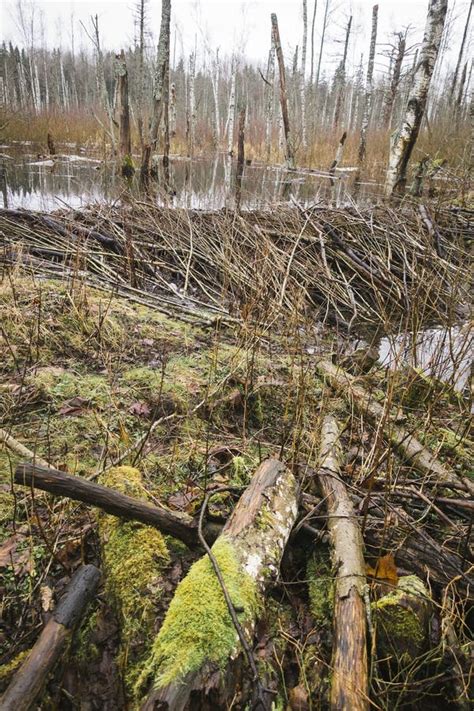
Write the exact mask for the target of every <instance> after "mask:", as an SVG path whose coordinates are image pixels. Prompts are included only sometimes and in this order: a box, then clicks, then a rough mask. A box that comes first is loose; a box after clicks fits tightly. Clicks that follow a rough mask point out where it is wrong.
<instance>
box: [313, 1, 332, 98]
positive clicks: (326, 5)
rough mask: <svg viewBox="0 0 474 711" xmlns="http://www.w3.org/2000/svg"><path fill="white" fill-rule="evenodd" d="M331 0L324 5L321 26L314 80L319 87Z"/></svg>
mask: <svg viewBox="0 0 474 711" xmlns="http://www.w3.org/2000/svg"><path fill="white" fill-rule="evenodd" d="M330 2H331V0H326V4H325V6H324V19H323V26H322V28H321V44H320V45H319V57H318V67H317V69H316V79H315V81H314V84H315V88H317V87H318V84H319V77H320V74H321V60H322V58H323V48H324V40H325V38H326V29H327V26H328V12H329V5H330Z"/></svg>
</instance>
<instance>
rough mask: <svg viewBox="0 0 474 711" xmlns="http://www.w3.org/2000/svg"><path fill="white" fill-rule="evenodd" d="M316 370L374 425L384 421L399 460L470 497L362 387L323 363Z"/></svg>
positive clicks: (472, 490) (469, 487)
mask: <svg viewBox="0 0 474 711" xmlns="http://www.w3.org/2000/svg"><path fill="white" fill-rule="evenodd" d="M317 369H318V371H319V372H320V373H321V374H322V375H323V376H324V377H326V378H327V379H328V380H329V382H330V384H331V385H332V386H333V387H334V388H335V389H336V390H338V391H340V392H341V393H342V394H343V395H344V396H345V397H347V398H352V400H353V402H354V405H355V407H356V408H357V409H358V410H359V412H361V413H362V414H367V415H369V417H370V418H371V419H372V420H373V421H374V422H376V423H377V424H379V423H380V422H384V421H385V424H384V431H385V434H386V436H387V437H388V439H389V440H390V441H391V442H392V444H393V445H394V446H395V447H396V448H397V450H398V451H399V452H400V454H401V455H402V456H403V458H404V459H405V460H406V461H408V462H409V463H410V464H412V465H413V467H415V469H417V470H418V471H419V472H420V473H421V474H425V475H427V476H429V477H434V478H435V479H436V483H439V484H441V485H446V486H449V485H455V486H457V487H458V486H459V485H462V486H463V488H464V490H465V491H466V492H468V493H469V494H471V495H474V484H473V483H472V482H471V481H470V480H469V479H468V478H467V477H462V476H460V475H457V474H456V473H455V472H454V471H451V470H450V469H448V468H447V467H446V466H445V465H444V464H442V463H441V462H440V461H439V459H436V457H434V456H433V455H432V454H431V452H429V450H428V449H426V447H424V446H423V445H422V444H421V442H420V441H419V440H418V439H417V438H416V437H415V436H414V435H413V434H412V433H411V432H410V431H409V430H407V429H405V428H404V427H401V426H400V425H397V424H395V423H394V422H393V421H392V420H391V419H390V417H388V418H387V417H386V412H385V410H384V408H383V407H382V405H380V404H379V403H378V402H375V401H374V400H373V398H372V397H371V395H370V393H368V392H367V391H366V390H365V389H364V388H363V387H361V386H360V385H357V384H356V382H355V380H356V379H355V378H354V377H353V376H351V375H349V373H347V372H346V371H345V370H343V369H342V368H341V367H339V366H337V365H334V364H333V363H331V362H330V361H327V360H320V361H319V362H318V364H317Z"/></svg>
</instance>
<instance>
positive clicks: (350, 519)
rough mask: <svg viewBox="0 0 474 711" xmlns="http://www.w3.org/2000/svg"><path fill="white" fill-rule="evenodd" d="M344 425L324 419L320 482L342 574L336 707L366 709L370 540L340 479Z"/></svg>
mask: <svg viewBox="0 0 474 711" xmlns="http://www.w3.org/2000/svg"><path fill="white" fill-rule="evenodd" d="M339 436H340V432H339V427H338V424H337V421H336V419H335V418H334V417H332V416H326V417H325V418H324V420H323V426H322V431H321V465H320V468H319V470H318V480H319V484H320V487H321V490H322V493H323V496H324V499H325V501H326V507H327V510H328V529H329V533H330V535H331V558H332V562H333V568H334V570H335V574H336V584H335V591H334V614H333V621H334V625H333V626H334V636H333V653H332V663H331V667H332V680H331V708H332V709H334V711H336V709H352V710H354V711H359V710H360V711H365V709H368V707H369V700H368V693H369V680H368V668H367V625H366V611H365V604H364V586H365V580H366V578H365V563H364V555H363V547H364V542H363V539H362V534H361V532H360V529H359V526H358V524H357V520H356V515H355V511H354V507H353V505H352V502H351V500H350V498H349V495H348V493H347V490H346V487H345V485H344V483H343V481H341V479H340V474H339V473H340V468H341V458H342V457H341V451H340V445H339Z"/></svg>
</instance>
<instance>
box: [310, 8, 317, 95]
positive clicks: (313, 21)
mask: <svg viewBox="0 0 474 711" xmlns="http://www.w3.org/2000/svg"><path fill="white" fill-rule="evenodd" d="M317 10H318V0H314V6H313V19H312V20H311V71H310V75H309V85H310V86H312V85H313V74H314V27H315V24H316V12H317Z"/></svg>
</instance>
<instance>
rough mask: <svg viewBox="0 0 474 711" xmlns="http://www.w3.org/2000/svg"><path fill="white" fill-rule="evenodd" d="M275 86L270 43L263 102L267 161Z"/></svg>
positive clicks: (273, 60) (272, 44) (273, 58)
mask: <svg viewBox="0 0 474 711" xmlns="http://www.w3.org/2000/svg"><path fill="white" fill-rule="evenodd" d="M274 88H275V45H274V43H273V35H272V43H271V48H270V52H269V53H268V66H267V79H266V85H265V89H266V103H265V156H266V159H267V163H268V162H269V161H270V152H271V147H272V128H273V101H274Z"/></svg>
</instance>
